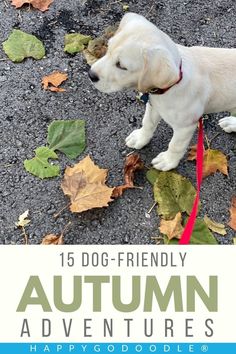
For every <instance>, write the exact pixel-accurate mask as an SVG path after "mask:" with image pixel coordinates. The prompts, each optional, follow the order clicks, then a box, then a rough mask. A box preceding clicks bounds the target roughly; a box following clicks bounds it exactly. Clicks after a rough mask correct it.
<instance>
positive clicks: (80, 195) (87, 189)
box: [61, 156, 113, 213]
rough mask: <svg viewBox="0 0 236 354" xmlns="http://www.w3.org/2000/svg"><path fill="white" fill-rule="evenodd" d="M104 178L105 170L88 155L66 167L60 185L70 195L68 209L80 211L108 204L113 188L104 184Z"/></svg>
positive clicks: (75, 211)
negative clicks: (72, 165)
mask: <svg viewBox="0 0 236 354" xmlns="http://www.w3.org/2000/svg"><path fill="white" fill-rule="evenodd" d="M106 178H107V170H105V169H100V168H99V167H98V166H96V165H95V164H94V163H93V161H92V160H91V158H90V157H89V156H87V157H85V158H84V159H83V160H82V161H81V162H79V163H78V164H76V165H75V166H74V167H67V168H66V170H65V175H64V180H63V182H62V184H61V187H62V190H63V192H64V194H65V195H68V196H69V197H70V201H71V205H70V210H71V211H72V212H74V213H81V212H82V211H85V210H89V209H93V208H102V207H105V206H108V203H109V202H111V201H112V198H111V196H112V192H113V188H109V187H108V186H106V185H105V181H106Z"/></svg>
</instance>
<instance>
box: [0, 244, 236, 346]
mask: <svg viewBox="0 0 236 354" xmlns="http://www.w3.org/2000/svg"><path fill="white" fill-rule="evenodd" d="M235 270H236V247H234V246H87V245H86V246H1V247H0V273H1V290H0V313H1V317H0V342H60V343H63V342H90V343H91V342H113V343H114V342H168V343H169V342H206V343H207V342H235V328H236V285H235V284H236V283H235ZM101 277H102V278H101ZM119 277H120V278H119ZM60 284H61V288H60ZM132 285H133V288H132ZM119 287H120V288H119ZM80 290H81V296H80ZM80 300H81V304H80ZM33 302H35V304H32V303H33ZM194 307H195V311H194V309H193V308H194ZM17 308H18V312H17ZM65 311H68V312H65ZM94 311H96V312H94Z"/></svg>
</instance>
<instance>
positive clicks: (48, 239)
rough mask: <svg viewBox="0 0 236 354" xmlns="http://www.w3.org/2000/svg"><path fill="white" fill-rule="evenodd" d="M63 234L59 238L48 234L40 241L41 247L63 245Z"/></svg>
mask: <svg viewBox="0 0 236 354" xmlns="http://www.w3.org/2000/svg"><path fill="white" fill-rule="evenodd" d="M63 244H64V241H63V234H61V236H57V235H54V234H49V235H46V236H44V238H43V239H42V242H41V245H63Z"/></svg>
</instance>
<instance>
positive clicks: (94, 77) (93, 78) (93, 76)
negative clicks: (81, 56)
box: [88, 69, 99, 82]
mask: <svg viewBox="0 0 236 354" xmlns="http://www.w3.org/2000/svg"><path fill="white" fill-rule="evenodd" d="M88 75H89V77H90V79H91V81H92V82H98V81H99V77H98V75H97V74H96V73H95V72H94V71H92V70H91V69H90V70H89V72H88Z"/></svg>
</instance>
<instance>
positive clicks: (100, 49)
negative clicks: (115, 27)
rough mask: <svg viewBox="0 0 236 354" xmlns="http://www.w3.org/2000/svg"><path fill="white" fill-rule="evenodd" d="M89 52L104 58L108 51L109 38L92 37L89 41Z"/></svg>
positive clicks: (98, 57)
mask: <svg viewBox="0 0 236 354" xmlns="http://www.w3.org/2000/svg"><path fill="white" fill-rule="evenodd" d="M87 49H88V52H89V53H90V54H92V55H93V56H94V57H95V58H96V59H100V58H102V57H103V56H104V55H105V54H106V52H107V39H106V38H105V37H103V36H102V37H98V38H95V39H92V40H91V41H90V42H89V43H88V48H87Z"/></svg>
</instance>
